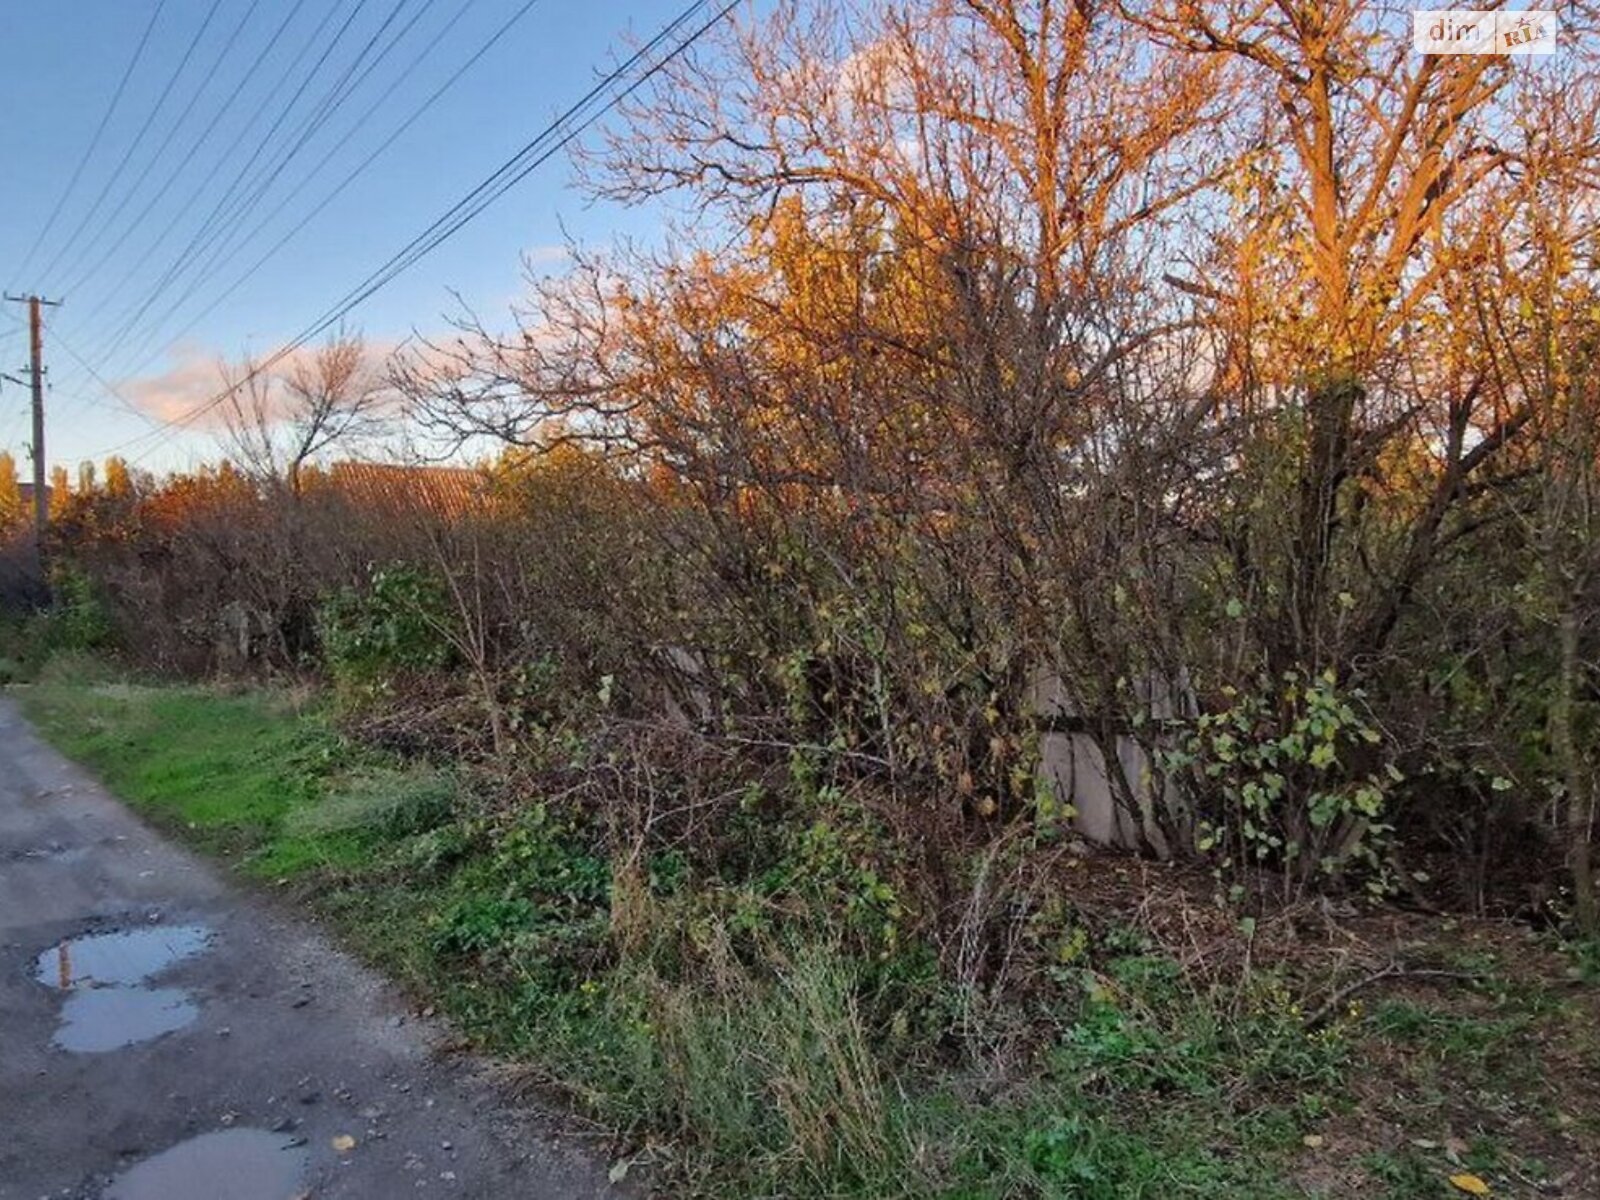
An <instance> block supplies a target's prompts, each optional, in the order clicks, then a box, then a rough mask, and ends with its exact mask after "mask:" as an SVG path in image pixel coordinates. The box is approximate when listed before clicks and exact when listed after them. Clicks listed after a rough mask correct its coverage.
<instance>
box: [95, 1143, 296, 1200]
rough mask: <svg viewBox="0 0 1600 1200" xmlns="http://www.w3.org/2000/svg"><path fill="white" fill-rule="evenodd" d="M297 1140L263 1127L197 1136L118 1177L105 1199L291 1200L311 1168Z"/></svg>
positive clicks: (107, 1191)
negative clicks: (221, 1197)
mask: <svg viewBox="0 0 1600 1200" xmlns="http://www.w3.org/2000/svg"><path fill="white" fill-rule="evenodd" d="M297 1140H300V1139H295V1138H291V1137H287V1136H285V1135H284V1134H281V1133H268V1132H267V1131H266V1130H262V1129H225V1130H221V1131H219V1132H217V1133H205V1134H201V1135H200V1136H199V1137H196V1138H190V1139H189V1140H188V1141H186V1142H179V1143H178V1144H177V1145H176V1146H173V1147H171V1148H170V1149H168V1150H163V1151H162V1152H161V1153H160V1154H157V1155H155V1156H153V1157H151V1158H147V1159H145V1160H144V1161H143V1162H141V1163H139V1164H138V1165H137V1166H134V1167H131V1168H129V1169H128V1170H127V1171H124V1172H123V1173H122V1174H121V1175H118V1176H117V1177H116V1179H115V1180H114V1181H113V1182H112V1184H111V1186H110V1187H109V1188H108V1189H107V1190H106V1192H105V1200H217V1197H219V1196H226V1197H228V1200H291V1198H292V1197H294V1196H297V1195H300V1194H301V1180H302V1179H304V1177H305V1173H306V1168H307V1167H308V1166H309V1164H310V1155H309V1153H308V1152H307V1151H306V1150H305V1148H304V1145H303V1141H302V1143H301V1144H300V1145H296V1141H297Z"/></svg>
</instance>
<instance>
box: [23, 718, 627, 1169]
mask: <svg viewBox="0 0 1600 1200" xmlns="http://www.w3.org/2000/svg"><path fill="white" fill-rule="evenodd" d="M447 1041H448V1033H447V1031H445V1030H443V1029H442V1028H440V1027H438V1026H437V1025H436V1024H435V1023H434V1022H432V1021H430V1020H424V1019H422V1018H421V1017H419V1016H418V1015H417V1014H415V1013H414V1012H413V1011H412V1009H411V1007H410V1006H409V1005H408V1004H407V1002H406V1001H405V999H404V998H403V997H402V996H400V995H399V994H398V993H397V992H396V991H395V990H394V989H393V988H391V987H390V986H389V985H387V984H386V983H385V982H384V981H383V980H381V979H380V978H379V977H377V976H376V975H374V974H373V973H372V972H370V971H368V970H366V969H365V968H364V967H362V966H361V965H360V964H358V963H356V962H355V961H353V960H352V959H350V958H349V957H348V956H346V955H344V954H342V953H340V952H339V951H337V950H336V949H334V948H333V947H332V946H331V945H329V944H328V942H327V941H326V940H325V939H324V938H322V937H321V936H320V935H319V934H318V933H316V932H315V931H314V930H312V929H310V928H308V927H307V926H306V925H305V924H303V923H302V922H300V921H299V920H297V919H295V918H294V917H293V916H292V915H290V914H286V913H284V912H282V911H280V910H279V909H278V908H277V907H275V906H273V905H271V904H269V903H266V902H264V901H263V900H261V899H259V898H257V897H255V896H253V895H249V894H245V893H242V892H239V891H237V890H235V889H232V888H230V887H229V886H228V885H227V884H225V883H224V882H223V881H222V880H221V879H220V878H219V877H218V875H217V874H216V873H215V872H214V871H213V870H212V869H211V868H209V867H208V866H206V865H205V864H203V863H201V862H200V861H199V860H198V859H196V858H194V857H193V856H192V855H189V854H188V853H186V852H184V851H182V850H179V849H177V848H176V847H174V846H172V845H171V844H169V843H167V842H166V841H164V840H163V839H162V838H160V837H158V836H157V835H156V834H154V833H153V832H151V831H150V830H148V829H147V828H145V827H144V826H143V825H142V824H141V823H140V822H139V821H138V820H137V819H135V818H134V817H133V816H131V815H130V814H129V813H128V812H127V811H126V810H125V809H124V808H123V807H122V806H121V805H120V804H118V803H117V802H116V801H115V800H114V799H113V798H112V797H110V796H109V795H108V794H107V793H106V792H105V791H104V790H103V789H102V788H100V787H99V786H98V785H97V784H96V783H95V782H94V781H93V780H92V779H91V778H90V777H89V776H88V775H87V774H86V773H84V772H82V771H80V770H79V769H78V768H76V767H74V766H73V765H71V764H70V763H68V762H66V761H65V760H64V759H62V758H61V757H60V756H59V755H57V754H56V753H55V752H54V751H53V750H51V749H50V748H49V747H47V746H45V745H44V744H43V743H42V742H40V741H39V739H38V738H37V737H36V736H34V734H33V733H32V732H31V731H30V730H29V729H28V728H27V726H26V724H25V723H24V722H23V721H22V720H21V719H20V717H19V716H18V715H17V712H16V709H15V706H14V705H13V704H12V703H11V701H10V700H9V699H0V1200H43V1198H46V1197H52V1198H60V1200H93V1198H102V1200H302V1198H318V1197H328V1198H335V1197H343V1198H350V1200H355V1198H361V1200H390V1198H392V1197H405V1196H451V1197H485V1198H493V1200H498V1198H501V1197H504V1198H507V1200H509V1198H511V1197H516V1198H518V1200H544V1198H551V1200H554V1198H557V1197H560V1198H563V1200H564V1198H566V1197H592V1196H608V1195H612V1194H614V1192H613V1190H612V1189H610V1188H609V1187H608V1184H607V1182H606V1179H607V1176H606V1169H605V1164H604V1163H603V1162H600V1161H597V1160H596V1159H595V1158H594V1157H593V1156H592V1154H590V1153H586V1150H588V1149H590V1148H588V1147H585V1146H583V1145H582V1144H580V1143H578V1142H576V1141H575V1140H573V1139H571V1138H570V1137H563V1136H561V1135H560V1134H559V1133H558V1132H557V1131H556V1129H555V1127H554V1125H553V1124H552V1123H551V1122H550V1121H549V1120H547V1119H545V1118H544V1117H542V1116H541V1115H540V1114H539V1113H537V1112H535V1111H531V1110H529V1109H527V1108H525V1107H523V1106H520V1105H518V1104H516V1103H514V1102H512V1101H511V1100H510V1099H509V1098H508V1096H507V1094H506V1092H507V1089H506V1087H505V1084H504V1081H503V1077H502V1076H501V1075H500V1074H499V1073H498V1072H497V1071H496V1070H495V1069H494V1068H493V1067H492V1066H490V1065H489V1064H485V1063H482V1062H480V1061H478V1060H475V1059H473V1058H471V1057H469V1056H465V1055H461V1054H456V1053H450V1052H448V1051H447V1050H446V1049H445V1048H444V1047H445V1046H446V1045H447Z"/></svg>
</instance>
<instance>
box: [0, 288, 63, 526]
mask: <svg viewBox="0 0 1600 1200" xmlns="http://www.w3.org/2000/svg"><path fill="white" fill-rule="evenodd" d="M6 299H7V300H11V301H14V302H15V303H18V304H26V305H27V306H28V349H29V355H28V386H29V387H30V389H31V390H32V392H33V536H34V541H35V543H36V544H37V545H38V547H39V549H40V553H43V550H44V531H45V527H46V526H47V525H48V524H49V521H50V505H49V502H48V501H47V500H46V499H45V492H44V488H45V484H44V479H45V466H44V323H43V321H41V320H40V317H39V309H40V306H41V305H48V306H50V307H51V308H55V307H58V306H59V305H60V304H61V301H59V300H46V299H44V298H43V297H40V296H36V295H34V296H13V295H11V294H10V293H7V294H6Z"/></svg>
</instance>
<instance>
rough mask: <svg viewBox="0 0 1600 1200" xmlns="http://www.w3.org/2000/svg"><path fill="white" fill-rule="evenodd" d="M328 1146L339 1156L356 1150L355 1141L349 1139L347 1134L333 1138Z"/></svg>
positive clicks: (351, 1138)
mask: <svg viewBox="0 0 1600 1200" xmlns="http://www.w3.org/2000/svg"><path fill="white" fill-rule="evenodd" d="M328 1144H329V1145H331V1146H332V1147H333V1148H334V1149H335V1150H337V1151H338V1152H339V1153H340V1154H345V1153H348V1152H349V1151H351V1150H354V1149H355V1148H356V1140H355V1138H353V1137H351V1136H350V1135H349V1134H348V1133H341V1134H339V1135H338V1136H337V1137H335V1138H333V1139H332V1140H331V1141H330V1142H329V1143H328Z"/></svg>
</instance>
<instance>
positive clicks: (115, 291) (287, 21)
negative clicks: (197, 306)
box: [81, 0, 305, 325]
mask: <svg viewBox="0 0 1600 1200" xmlns="http://www.w3.org/2000/svg"><path fill="white" fill-rule="evenodd" d="M304 5H305V0H295V3H294V6H293V7H292V8H290V9H289V13H288V15H287V16H286V17H284V19H283V20H282V22H280V23H279V25H278V28H277V29H276V30H275V31H274V32H273V34H272V36H271V37H270V38H268V39H267V44H266V45H265V46H264V47H262V49H261V51H260V53H258V54H257V55H256V58H255V61H254V62H253V63H251V65H250V69H249V70H248V71H246V72H244V73H243V74H242V75H240V77H239V82H238V83H237V84H235V85H234V88H233V91H232V92H231V93H229V95H228V98H227V99H226V100H224V101H223V102H222V106H221V107H220V108H219V109H218V110H217V112H216V115H215V116H213V117H212V118H211V123H210V124H209V125H207V126H206V128H205V131H204V132H203V133H202V134H201V135H200V136H199V138H197V139H196V140H195V142H194V143H193V144H192V145H191V146H190V147H189V149H188V151H187V153H186V154H185V155H184V159H185V161H192V160H193V158H194V156H195V155H196V154H198V153H199V151H200V148H201V147H202V146H204V145H205V143H206V142H207V141H208V140H209V139H210V137H211V134H212V133H213V132H214V131H215V130H216V127H217V125H218V123H219V122H220V121H221V120H222V118H223V117H224V116H225V115H227V112H228V110H229V109H230V108H232V107H233V102H234V101H235V100H237V99H238V98H239V94H240V93H241V92H242V91H243V90H244V89H245V87H246V86H248V84H249V82H250V80H251V79H253V78H254V77H255V75H256V72H257V71H259V70H260V69H261V67H262V65H263V64H264V63H265V62H266V60H267V57H268V56H269V55H270V54H271V53H272V50H273V48H274V47H275V46H276V45H277V44H278V41H279V39H280V38H282V37H283V34H284V33H285V31H287V30H288V28H289V26H290V25H291V24H292V23H293V21H294V19H295V17H296V15H298V14H299V12H300V9H301V8H302V7H303V6H304ZM229 153H231V147H230V149H229V151H227V152H224V154H223V158H224V159H226V158H227V156H228V154H229ZM220 165H221V163H220V162H219V163H218V166H220ZM177 179H178V173H177V172H173V173H172V174H171V175H169V176H168V177H167V182H166V184H165V185H164V186H163V187H162V189H161V191H160V192H158V193H156V195H155V197H154V198H153V199H152V200H151V201H150V203H148V204H146V205H145V208H144V211H143V212H141V213H140V214H139V216H138V217H137V218H135V222H134V223H135V225H137V224H138V223H139V222H140V221H143V220H144V217H145V215H146V214H148V213H149V211H150V210H151V208H152V207H154V205H155V204H156V203H158V202H159V201H160V199H161V198H162V197H163V196H164V195H166V193H167V189H168V188H170V187H171V186H172V185H173V183H175V182H176V181H177ZM201 195H202V189H200V188H193V189H191V190H190V192H189V198H188V199H187V200H186V201H184V203H183V204H182V205H181V206H180V207H179V209H178V211H177V212H175V213H174V214H173V216H172V219H171V220H170V221H168V222H167V224H166V227H165V228H164V229H162V231H161V232H160V233H159V234H157V235H156V238H155V240H154V241H152V242H151V243H150V244H149V245H148V246H147V247H146V248H145V252H144V253H143V254H142V255H140V256H139V258H138V259H137V260H136V261H135V262H134V264H133V265H132V266H131V267H130V268H129V269H128V270H127V271H126V272H124V274H123V276H122V278H121V279H119V280H118V281H117V282H116V284H115V285H114V286H113V287H112V289H111V291H110V292H108V293H106V294H105V295H103V296H102V297H101V298H100V299H99V300H98V301H96V302H95V304H94V305H93V306H92V307H91V308H90V310H89V311H88V312H87V313H85V314H84V316H83V317H82V319H81V323H82V324H84V325H88V324H89V323H90V322H92V321H93V320H94V318H95V317H96V316H98V315H99V314H100V313H101V312H103V311H105V308H106V306H107V305H108V304H109V303H110V302H111V301H112V300H113V299H114V298H115V297H116V296H118V295H120V294H121V292H122V290H123V289H124V288H125V287H126V286H127V285H128V281H129V280H130V279H132V278H133V276H134V275H135V274H136V273H137V272H138V270H139V268H140V267H142V266H144V264H145V263H146V262H148V261H149V259H150V256H151V255H152V254H154V253H155V251H156V249H157V247H159V246H160V245H161V244H162V243H163V242H165V241H166V240H167V235H168V234H170V233H171V232H172V230H173V228H174V227H175V226H176V225H177V223H178V222H179V221H180V220H182V219H183V218H184V217H185V216H187V215H188V213H189V210H190V209H191V208H193V207H194V205H195V203H196V202H197V201H198V200H199V198H200V196H201ZM117 248H120V243H119V246H118V247H116V248H113V250H112V254H113V255H114V254H115V252H116V249H117ZM107 257H111V255H108V256H107Z"/></svg>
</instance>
